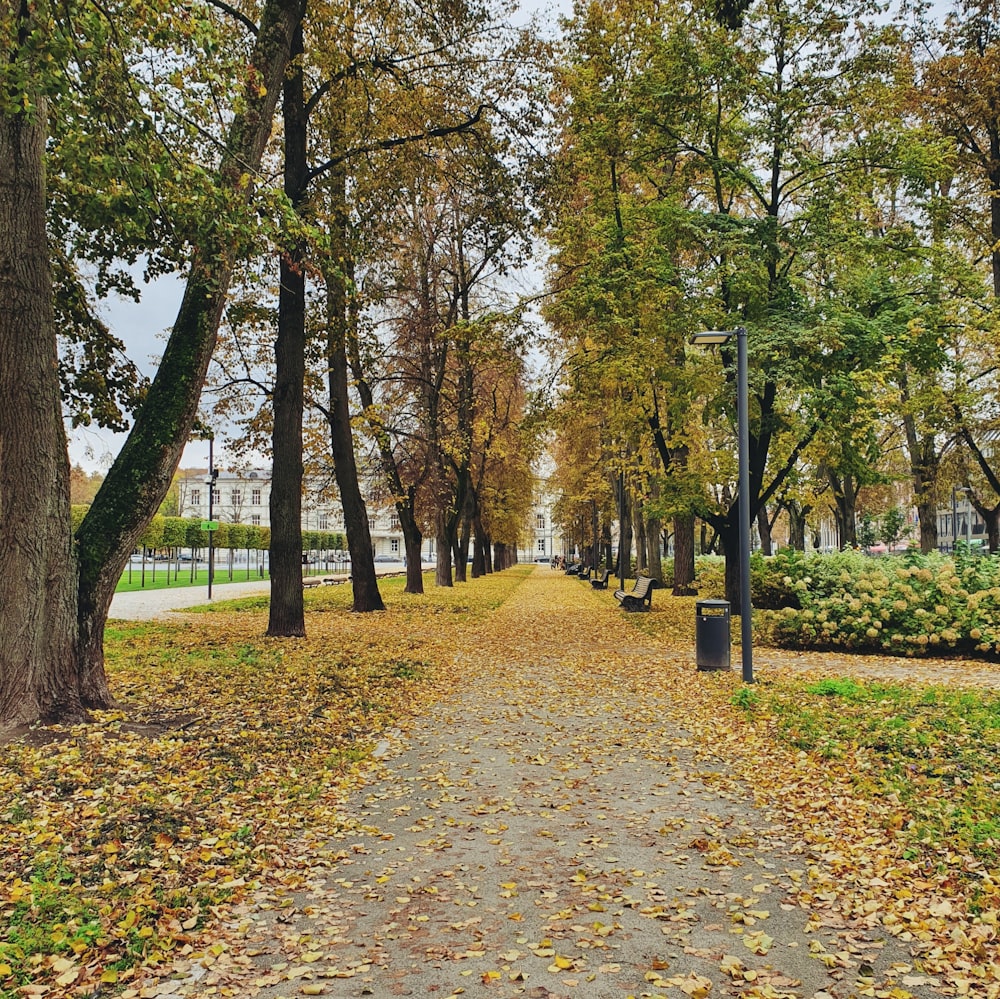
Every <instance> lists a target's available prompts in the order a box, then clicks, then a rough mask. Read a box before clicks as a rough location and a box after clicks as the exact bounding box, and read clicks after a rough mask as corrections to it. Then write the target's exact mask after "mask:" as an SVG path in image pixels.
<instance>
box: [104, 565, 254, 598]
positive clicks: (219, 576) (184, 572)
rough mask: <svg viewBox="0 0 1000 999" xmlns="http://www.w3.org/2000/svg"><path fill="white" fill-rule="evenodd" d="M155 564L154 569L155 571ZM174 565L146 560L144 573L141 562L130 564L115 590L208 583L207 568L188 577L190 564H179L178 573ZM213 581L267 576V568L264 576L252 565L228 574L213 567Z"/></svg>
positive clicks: (226, 569)
mask: <svg viewBox="0 0 1000 999" xmlns="http://www.w3.org/2000/svg"><path fill="white" fill-rule="evenodd" d="M154 565H155V567H156V568H155V571H154V568H153V567H154ZM174 569H175V567H174V565H173V564H172V563H167V562H155V563H154V562H147V563H146V572H145V576H143V571H142V566H141V565H132V566H130V567H129V568H126V569H125V571H124V572H123V573H122V578H121V579H120V580H119V581H118V585H117V586H116V587H115V592H116V593H127V592H130V591H132V590H162V589H163V588H164V587H166V586H208V569H207V568H206V569H199V570H198V572H197V573H196V574H195V576H194V578H193V579H192V578H191V565H190V563H184V562H182V563H181V568H180V572H178V573H177V574H176V575H175V574H174ZM212 578H213V581H214V582H216V583H242V582H245V581H246V580H248V579H249V580H253V579H261V578H263V579H267V578H268V577H267V570H266V569H265V570H264V575H263V577H262V576H261V575H260V573H259V572H258V570H257V568H256V567H255V566H252V567H250V569H247V567H246V566H245V565H241V566H237V567H234V568H233V574H232V576H231V577H230V575H229V570H228V568H226V566H218V565H217V566H216V567H215V575H214V576H213V577H212Z"/></svg>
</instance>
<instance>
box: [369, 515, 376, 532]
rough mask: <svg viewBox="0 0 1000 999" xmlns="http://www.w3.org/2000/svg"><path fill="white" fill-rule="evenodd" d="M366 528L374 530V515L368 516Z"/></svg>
mask: <svg viewBox="0 0 1000 999" xmlns="http://www.w3.org/2000/svg"><path fill="white" fill-rule="evenodd" d="M368 530H369V531H374V530H375V518H374V517H369V518H368Z"/></svg>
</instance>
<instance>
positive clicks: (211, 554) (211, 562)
mask: <svg viewBox="0 0 1000 999" xmlns="http://www.w3.org/2000/svg"><path fill="white" fill-rule="evenodd" d="M213 440H214V435H210V436H209V438H208V481H207V484H208V599H209V600H211V599H212V576H213V575H214V570H215V546H214V544H213V532H214V531H215V525H214V524H213V522H212V513H213V502H214V499H215V483H216V480H217V479H218V478H219V470H218V469H217V468H216V467H215V464H214V462H213V460H212V443H213Z"/></svg>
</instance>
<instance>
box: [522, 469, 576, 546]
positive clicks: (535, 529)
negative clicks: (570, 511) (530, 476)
mask: <svg viewBox="0 0 1000 999" xmlns="http://www.w3.org/2000/svg"><path fill="white" fill-rule="evenodd" d="M550 465H551V462H548V461H547V459H546V460H544V461H543V462H542V463H541V464H540V466H539V467H538V468H536V469H535V482H534V487H533V490H532V498H531V523H530V524H529V525H528V532H527V536H528V539H529V540H528V542H527V545H526V546H525V547H524V548H520V549H518V553H517V557H518V561H521V562H548V561H549V560H550V559H552V558H554V557H555V556H556V555H563V554H565V553H564V551H563V536H562V531H561V530H560V528H559V526H558V525H557V524H556V523H555V521H554V519H553V517H552V510H553V507H554V506H555V502H556V499H557V498H558V497H557V495H556V494H555V493H554V492H553V491H552V487H551V486H550V484H549V477H548V474H547V473H548V472H549V471H550Z"/></svg>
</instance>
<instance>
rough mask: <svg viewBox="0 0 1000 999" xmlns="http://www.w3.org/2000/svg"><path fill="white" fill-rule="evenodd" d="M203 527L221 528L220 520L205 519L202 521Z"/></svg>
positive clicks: (210, 529)
mask: <svg viewBox="0 0 1000 999" xmlns="http://www.w3.org/2000/svg"><path fill="white" fill-rule="evenodd" d="M201 529H202V530H203V531H217V530H218V529H219V522H218V521H217V520H203V521H202V522H201Z"/></svg>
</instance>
